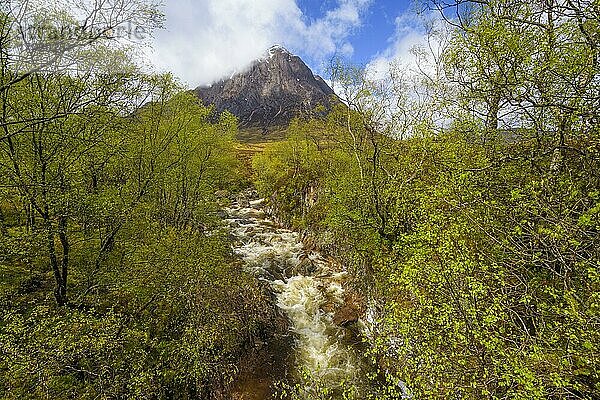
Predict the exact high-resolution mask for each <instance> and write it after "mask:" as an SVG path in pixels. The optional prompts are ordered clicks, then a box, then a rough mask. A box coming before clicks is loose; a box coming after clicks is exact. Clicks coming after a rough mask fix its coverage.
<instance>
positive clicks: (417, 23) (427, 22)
mask: <svg viewBox="0 0 600 400" xmlns="http://www.w3.org/2000/svg"><path fill="white" fill-rule="evenodd" d="M442 27H443V26H442V24H440V21H439V18H436V16H434V15H433V14H432V15H428V16H417V15H414V14H411V13H405V14H402V15H400V16H399V17H397V18H396V31H395V33H394V36H392V37H391V38H390V39H389V42H390V46H389V47H388V48H387V49H386V50H384V51H383V52H381V53H379V54H377V55H376V56H375V57H374V58H373V59H372V60H371V61H370V62H369V64H368V65H367V71H368V73H369V75H370V77H371V78H373V79H385V78H386V77H388V76H389V73H390V69H392V68H394V67H395V68H398V69H401V70H403V71H404V73H405V74H408V75H417V74H420V73H422V72H426V73H433V72H434V71H433V70H434V69H435V66H434V65H433V64H434V63H435V57H438V56H439V54H440V51H441V47H442V42H443V40H444V39H443V33H442V32H441V29H442Z"/></svg>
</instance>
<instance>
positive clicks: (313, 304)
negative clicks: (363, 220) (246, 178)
mask: <svg viewBox="0 0 600 400" xmlns="http://www.w3.org/2000/svg"><path fill="white" fill-rule="evenodd" d="M242 203H244V204H240V203H237V202H236V203H234V204H232V205H231V206H230V207H228V208H226V209H225V211H226V213H227V215H228V218H227V219H226V222H227V223H228V225H229V228H230V231H231V233H232V234H233V236H234V237H235V243H236V244H235V247H234V250H235V253H236V254H237V255H238V256H239V257H241V258H242V259H243V261H244V265H245V268H247V270H248V271H250V272H251V273H253V274H254V275H255V276H257V278H258V279H261V280H264V281H266V282H268V285H269V287H270V288H271V290H272V291H273V293H274V295H275V298H276V302H277V306H278V307H279V308H280V309H281V310H283V311H284V313H285V315H286V316H287V318H288V319H289V322H290V329H291V331H292V334H293V338H294V341H293V343H294V344H293V346H292V348H291V349H289V351H290V352H292V354H293V356H294V357H293V358H292V359H293V364H294V365H292V370H293V371H294V373H293V374H292V377H291V378H288V379H287V380H288V381H284V382H279V383H278V385H280V386H281V387H287V388H288V392H289V391H292V392H294V393H295V394H294V397H295V398H306V399H308V398H318V397H319V394H320V393H323V392H327V393H329V394H330V395H331V394H333V396H334V397H337V396H336V393H339V397H340V398H342V396H343V394H342V392H343V391H349V390H354V389H351V386H353V385H350V383H355V382H357V381H358V380H359V377H360V375H361V374H360V362H359V357H358V356H357V354H356V349H355V347H354V346H352V345H351V344H350V343H349V342H348V341H347V340H346V338H347V337H348V331H346V330H345V329H344V328H342V327H340V326H337V325H336V324H334V322H333V320H334V310H335V309H336V308H337V307H339V306H340V305H342V303H343V302H344V289H343V281H344V279H345V276H346V274H345V272H344V271H343V269H342V268H341V267H340V266H339V265H338V264H337V263H335V262H334V261H333V260H331V259H327V258H326V257H324V256H323V255H322V254H319V253H318V252H316V251H312V250H309V249H307V248H306V246H305V245H304V244H303V243H302V241H301V240H300V237H299V234H298V233H297V232H293V231H290V230H288V229H283V228H281V227H280V226H279V225H278V224H276V223H275V222H274V221H273V220H271V219H269V218H268V216H267V215H266V214H265V211H264V210H263V205H264V200H254V201H250V202H248V201H246V200H244V201H243V202H242ZM248 398H257V397H248Z"/></svg>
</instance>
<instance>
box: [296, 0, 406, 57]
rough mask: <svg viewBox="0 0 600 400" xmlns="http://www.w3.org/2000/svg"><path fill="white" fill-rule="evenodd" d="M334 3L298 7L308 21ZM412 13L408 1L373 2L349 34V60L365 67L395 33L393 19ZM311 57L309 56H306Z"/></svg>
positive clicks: (315, 0)
mask: <svg viewBox="0 0 600 400" xmlns="http://www.w3.org/2000/svg"><path fill="white" fill-rule="evenodd" d="M336 3H337V2H336V1H335V0H325V1H323V0H321V1H319V0H301V1H299V6H300V8H301V9H302V11H303V12H304V14H305V15H306V16H307V17H308V18H312V19H318V18H319V17H321V16H322V15H323V14H324V13H326V12H327V10H329V9H333V8H334V7H335V5H336ZM410 10H412V3H411V1H410V0H375V1H373V2H371V4H370V5H369V8H368V9H367V10H366V11H365V13H364V16H363V19H362V25H361V26H360V27H359V28H356V30H355V31H354V32H353V33H352V34H351V36H350V38H349V39H350V43H351V44H352V46H353V48H354V54H353V55H352V57H350V58H351V60H352V61H353V62H355V63H357V64H360V65H364V64H367V63H368V62H369V61H371V60H372V59H373V58H374V57H375V56H376V55H377V54H379V53H381V52H383V51H385V50H386V49H387V48H388V46H389V41H390V40H391V38H393V37H394V33H395V31H396V18H397V17H398V16H400V15H402V14H405V13H407V12H410ZM308 58H310V57H308Z"/></svg>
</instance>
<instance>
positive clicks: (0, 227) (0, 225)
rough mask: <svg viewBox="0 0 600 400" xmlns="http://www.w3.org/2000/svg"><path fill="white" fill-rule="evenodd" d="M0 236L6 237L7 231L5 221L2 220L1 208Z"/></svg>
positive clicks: (0, 211)
mask: <svg viewBox="0 0 600 400" xmlns="http://www.w3.org/2000/svg"><path fill="white" fill-rule="evenodd" d="M0 234H2V235H5V236H6V235H8V229H7V228H6V221H5V219H4V213H3V212H2V208H0Z"/></svg>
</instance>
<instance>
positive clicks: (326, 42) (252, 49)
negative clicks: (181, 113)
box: [149, 0, 423, 87]
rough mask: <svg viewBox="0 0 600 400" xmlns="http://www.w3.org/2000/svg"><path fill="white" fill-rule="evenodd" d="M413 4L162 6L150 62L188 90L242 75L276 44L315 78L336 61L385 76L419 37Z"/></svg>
mask: <svg viewBox="0 0 600 400" xmlns="http://www.w3.org/2000/svg"><path fill="white" fill-rule="evenodd" d="M412 9H413V7H412V2H411V0H164V12H165V15H166V26H165V29H164V30H161V31H158V32H157V33H156V37H155V40H154V43H153V51H152V52H151V53H150V54H149V58H150V60H151V62H152V64H154V65H155V66H156V69H157V70H159V71H171V72H173V73H174V74H175V75H176V76H178V77H180V78H181V80H182V82H183V83H185V84H187V85H188V86H190V87H195V86H197V85H200V84H208V83H211V82H214V81H216V80H218V79H221V78H223V77H227V76H228V75H231V74H233V73H235V72H236V71H240V70H243V69H244V68H246V67H247V66H248V65H249V64H250V63H251V62H252V61H253V60H255V59H256V58H259V57H261V56H262V55H263V54H264V52H265V51H266V50H267V49H268V48H269V47H270V46H271V45H273V44H281V45H283V46H285V47H287V48H288V49H289V50H291V51H292V52H294V53H295V54H298V55H299V56H300V57H302V58H303V59H304V60H305V61H306V62H307V64H309V66H310V67H311V68H313V70H314V71H315V72H317V73H322V72H323V66H324V65H326V64H327V62H328V61H329V60H331V58H332V57H334V56H341V57H344V58H346V59H348V60H350V61H351V62H353V63H356V64H360V65H375V64H376V65H379V66H383V68H385V65H387V64H389V62H391V61H392V60H394V59H395V58H407V57H408V56H409V49H410V47H411V46H413V45H415V44H417V43H419V41H420V40H421V39H422V37H423V34H422V30H421V29H420V28H419V23H418V22H417V19H416V18H414V17H413V16H412V14H411V12H412Z"/></svg>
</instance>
